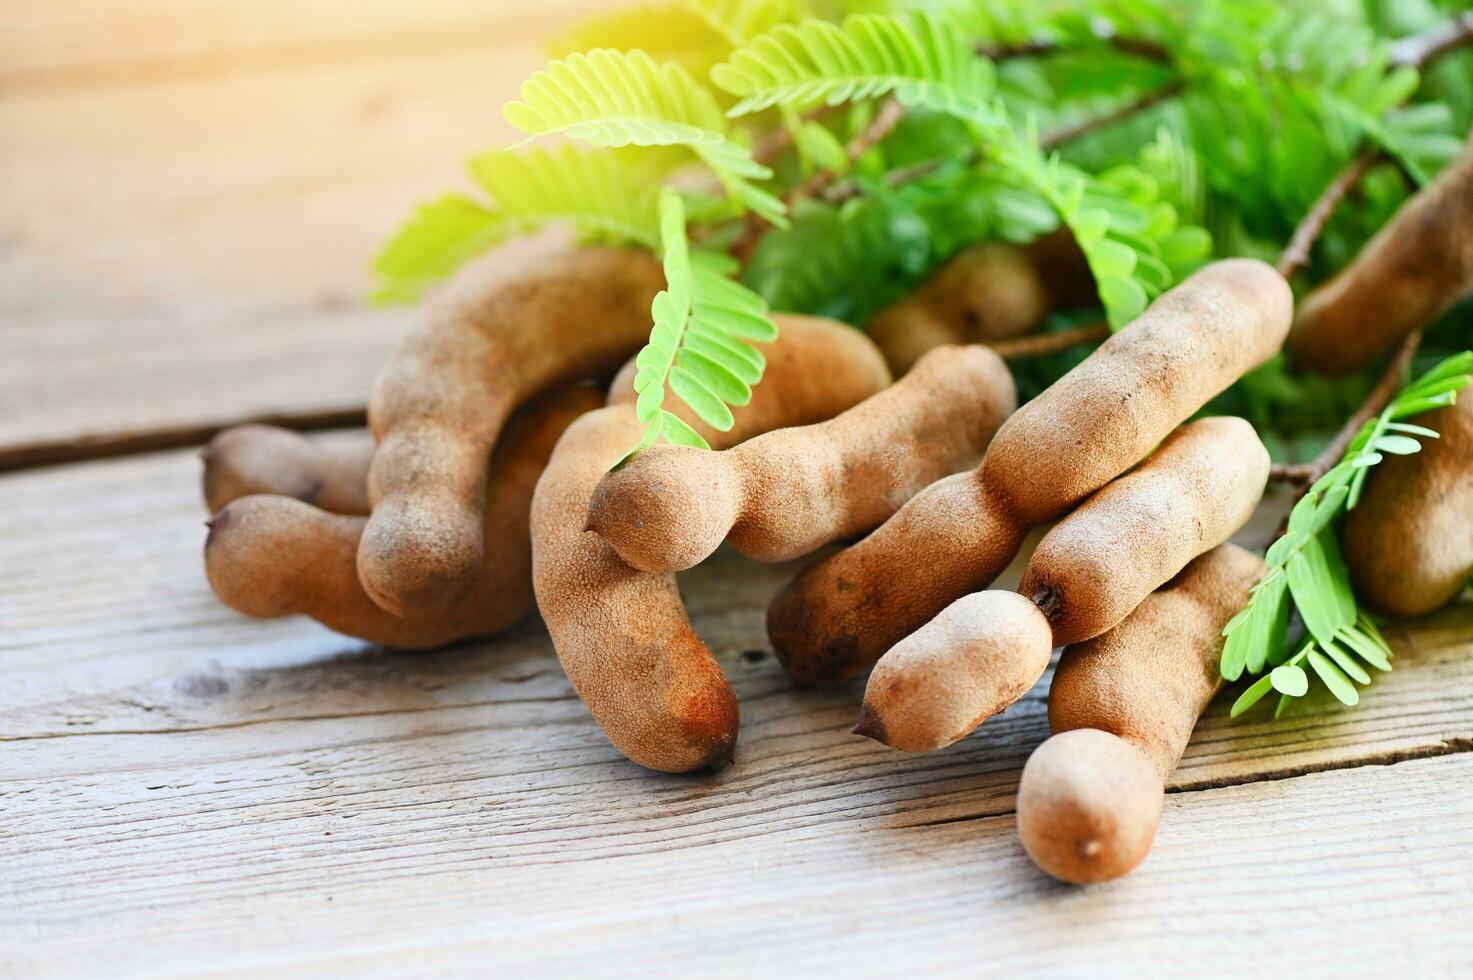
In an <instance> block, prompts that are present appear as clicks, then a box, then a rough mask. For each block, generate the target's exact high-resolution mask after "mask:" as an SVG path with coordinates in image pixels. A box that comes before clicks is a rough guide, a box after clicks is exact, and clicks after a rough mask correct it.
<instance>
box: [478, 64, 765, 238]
mask: <svg viewBox="0 0 1473 980" xmlns="http://www.w3.org/2000/svg"><path fill="white" fill-rule="evenodd" d="M521 94H522V99H521V101H520V102H508V103H507V104H506V105H505V106H504V107H503V109H502V115H503V116H505V118H506V121H507V122H509V123H511V125H513V126H514V127H516V128H517V129H519V130H521V131H522V132H524V133H526V134H527V135H528V137H529V139H531V138H536V137H538V136H549V135H561V136H566V137H568V138H569V139H575V140H581V141H583V142H585V143H589V144H591V145H593V146H598V147H623V146H684V147H686V148H688V149H689V150H690V151H691V152H693V153H694V154H695V155H696V156H697V157H699V158H700V159H701V161H702V162H704V163H705V164H706V165H707V166H708V167H710V168H711V170H712V171H713V172H714V173H715V174H716V177H717V178H718V180H720V182H721V184H722V186H723V187H725V188H726V190H727V192H728V193H729V194H730V195H731V196H732V197H733V198H734V199H735V200H737V201H739V202H740V203H741V204H743V205H745V206H747V207H751V208H753V209H754V210H756V211H758V213H759V214H761V215H763V217H765V218H767V219H768V220H770V221H774V222H781V221H782V220H784V218H783V211H784V207H783V204H782V202H781V201H780V200H778V199H777V198H776V197H774V196H773V195H771V194H768V193H766V192H765V191H762V190H761V189H760V188H758V187H756V186H755V185H754V184H752V183H751V182H752V181H754V180H766V179H768V178H770V177H772V175H773V174H772V170H771V169H770V168H768V167H766V166H764V165H763V164H760V163H758V162H757V161H756V160H754V159H753V158H752V153H751V151H750V150H749V149H747V147H745V146H743V145H742V144H740V143H737V142H734V141H733V140H732V139H731V138H730V135H729V131H728V129H729V127H728V123H727V119H726V114H725V113H723V112H722V111H721V107H720V106H719V105H718V104H717V101H716V96H715V94H714V93H713V92H712V91H711V90H710V89H708V88H706V87H705V86H704V85H702V84H701V83H700V82H698V81H696V80H695V78H694V77H692V75H691V74H690V72H689V71H687V70H686V69H685V68H683V67H681V66H680V65H679V64H676V63H674V62H665V63H660V62H656V61H655V60H654V59H653V58H651V57H650V56H649V55H648V54H646V53H645V52H644V51H642V50H639V49H635V50H632V51H615V50H613V49H610V48H595V49H594V50H592V51H586V52H577V53H574V54H571V55H569V56H568V57H566V58H561V59H558V60H556V61H553V62H551V63H550V64H549V65H548V66H547V67H546V68H544V69H541V70H539V71H537V72H535V73H534V74H533V75H532V77H531V78H529V79H528V80H527V81H526V82H524V83H523V84H522V90H521Z"/></svg>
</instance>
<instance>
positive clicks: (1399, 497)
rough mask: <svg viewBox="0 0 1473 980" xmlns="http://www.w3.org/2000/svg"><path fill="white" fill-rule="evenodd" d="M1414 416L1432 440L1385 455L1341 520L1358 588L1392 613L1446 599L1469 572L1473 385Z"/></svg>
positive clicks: (1472, 559) (1472, 573)
mask: <svg viewBox="0 0 1473 980" xmlns="http://www.w3.org/2000/svg"><path fill="white" fill-rule="evenodd" d="M1412 421H1413V422H1415V423H1416V424H1418V425H1423V426H1426V427H1427V428H1430V429H1433V430H1435V431H1436V432H1437V433H1438V438H1436V439H1424V440H1422V449H1421V451H1420V452H1417V453H1414V454H1412V455H1410V456H1390V455H1388V456H1387V457H1386V459H1385V461H1383V462H1382V463H1381V464H1380V465H1378V466H1377V467H1376V468H1375V470H1373V471H1372V472H1371V475H1370V477H1369V478H1368V479H1367V480H1366V486H1365V491H1364V492H1363V494H1362V495H1361V498H1360V502H1359V503H1357V504H1356V506H1355V508H1354V509H1353V510H1351V512H1350V516H1349V518H1348V519H1347V520H1346V523H1345V561H1346V564H1347V565H1349V566H1350V576H1351V580H1352V581H1353V582H1354V583H1355V589H1356V591H1357V592H1358V593H1360V594H1361V595H1362V596H1364V597H1365V598H1366V599H1368V600H1370V602H1371V603H1372V604H1373V605H1375V606H1377V607H1378V608H1380V609H1383V610H1385V611H1386V612H1388V613H1392V614H1393V615H1397V616H1419V615H1421V614H1423V613H1428V612H1431V611H1432V610H1434V609H1436V608H1438V607H1439V606H1442V605H1445V604H1446V603H1448V602H1450V601H1451V600H1452V599H1453V598H1454V597H1455V596H1456V595H1457V594H1458V593H1459V592H1461V591H1462V589H1463V586H1464V584H1465V583H1467V582H1468V580H1469V578H1470V577H1473V389H1464V390H1463V391H1462V392H1460V393H1459V396H1458V401H1457V404H1456V405H1451V406H1448V407H1447V408H1440V409H1438V410H1436V411H1434V412H1428V413H1426V414H1425V415H1420V416H1418V417H1417V418H1415V419H1412Z"/></svg>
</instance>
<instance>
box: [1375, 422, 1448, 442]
mask: <svg viewBox="0 0 1473 980" xmlns="http://www.w3.org/2000/svg"><path fill="white" fill-rule="evenodd" d="M1386 428H1388V429H1390V430H1391V431H1393V432H1405V433H1407V434H1408V435H1413V436H1422V437H1423V438H1424V439H1439V438H1441V436H1440V435H1439V434H1438V432H1437V430H1436V429H1429V428H1427V427H1426V426H1425V425H1412V424H1410V423H1407V422H1388V423H1386Z"/></svg>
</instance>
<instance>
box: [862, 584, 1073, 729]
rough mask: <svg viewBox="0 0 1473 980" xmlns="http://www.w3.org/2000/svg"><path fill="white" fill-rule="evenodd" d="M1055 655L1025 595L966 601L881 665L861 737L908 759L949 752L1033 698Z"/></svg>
mask: <svg viewBox="0 0 1473 980" xmlns="http://www.w3.org/2000/svg"><path fill="white" fill-rule="evenodd" d="M979 627H982V628H979ZM1053 649H1054V640H1053V634H1052V633H1051V632H1050V631H1049V625H1048V620H1047V619H1045V618H1044V615H1043V613H1042V611H1040V610H1039V608H1038V606H1036V605H1034V604H1033V603H1032V602H1030V601H1029V600H1028V599H1026V598H1024V597H1023V596H1021V595H1019V594H1018V593H1016V592H1003V591H997V590H988V591H985V592H974V593H973V594H971V595H966V596H962V597H961V598H960V599H958V600H956V601H955V602H953V603H952V604H951V605H949V606H947V607H946V608H945V609H943V610H941V612H940V613H939V614H937V616H936V618H935V619H933V620H931V621H930V622H929V623H927V624H926V625H925V626H924V627H923V628H922V629H920V630H917V631H916V632H915V633H912V634H911V635H910V636H907V637H906V638H905V639H903V640H901V641H900V642H899V643H897V644H896V645H895V647H894V649H892V650H891V651H890V652H889V653H887V654H886V655H885V656H883V657H881V658H880V662H879V663H878V664H876V665H875V669H874V672H873V673H871V674H870V678H869V684H868V686H867V687H866V688H865V695H864V710H863V712H862V713H861V714H860V718H859V724H858V725H856V726H855V727H854V734H856V735H864V736H866V737H868V738H872V739H874V740H875V741H877V742H880V743H882V744H884V745H888V746H890V747H891V748H893V749H900V750H901V751H902V752H930V751H932V750H933V749H937V748H940V747H941V746H943V745H950V744H951V743H952V742H955V741H956V740H957V739H959V738H961V737H962V736H963V735H966V734H967V733H968V732H970V731H971V730H972V729H974V728H976V727H977V726H978V725H980V724H981V723H982V722H983V721H984V720H985V719H987V718H990V717H992V716H993V715H995V714H997V713H998V712H999V711H1002V710H1003V709H1004V708H1006V707H1008V706H1009V705H1011V704H1012V703H1013V702H1015V701H1017V700H1018V699H1019V698H1021V697H1022V696H1023V695H1025V694H1027V693H1028V690H1029V689H1030V688H1031V687H1033V685H1034V683H1035V682H1037V680H1038V678H1040V677H1042V676H1043V672H1044V671H1045V670H1047V669H1048V661H1049V654H1050V653H1051V652H1052V651H1053Z"/></svg>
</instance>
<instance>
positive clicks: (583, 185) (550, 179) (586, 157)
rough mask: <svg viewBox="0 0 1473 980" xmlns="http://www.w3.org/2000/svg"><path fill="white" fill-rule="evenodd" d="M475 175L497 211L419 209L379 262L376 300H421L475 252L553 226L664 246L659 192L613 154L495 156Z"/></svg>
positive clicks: (565, 149) (436, 205) (441, 205)
mask: <svg viewBox="0 0 1473 980" xmlns="http://www.w3.org/2000/svg"><path fill="white" fill-rule="evenodd" d="M470 171H471V176H472V177H474V178H475V180H476V182H477V183H478V184H479V185H480V187H481V189H482V190H483V191H485V192H486V194H487V195H488V196H489V197H490V200H491V202H492V206H490V207H483V206H482V205H480V204H478V203H476V202H475V201H473V200H471V199H469V198H467V197H464V196H461V195H458V194H450V195H446V196H445V197H442V198H440V199H439V200H437V201H435V202H433V203H431V204H427V205H424V206H422V207H420V209H419V210H418V211H417V212H416V213H415V215H414V217H413V218H412V219H411V220H410V221H409V222H407V223H406V224H405V225H404V227H403V228H402V229H401V230H400V231H399V233H398V234H397V235H396V236H395V237H394V238H393V239H392V240H391V241H390V242H389V243H388V245H386V246H385V247H384V249H383V251H382V252H380V253H379V256H378V258H377V260H376V261H375V262H374V274H375V276H376V278H377V279H378V287H377V289H376V291H375V293H374V298H375V299H376V300H378V301H380V302H391V301H406V300H415V299H418V298H419V297H420V295H421V294H422V293H423V291H424V289H425V288H426V287H427V286H429V285H432V284H433V283H434V282H436V281H438V280H440V279H443V278H445V277H446V276H448V275H450V274H451V273H452V272H454V271H455V269H456V268H457V267H459V266H460V265H461V264H462V263H463V262H465V261H466V260H468V259H470V258H472V257H473V256H474V255H476V254H477V253H479V252H481V251H484V250H485V249H487V248H490V247H491V246H493V245H495V244H497V243H499V242H501V241H503V240H504V239H506V238H508V237H510V236H512V235H517V234H524V233H526V232H529V231H533V230H535V229H537V228H540V227H542V226H543V225H546V224H549V223H553V222H566V223H568V224H571V225H573V226H574V227H576V228H578V229H579V230H580V231H582V232H584V233H585V234H586V235H588V236H589V237H592V238H595V239H599V240H605V241H613V242H633V243H636V244H640V245H645V246H647V247H650V248H654V247H655V246H656V245H657V244H658V243H659V220H658V216H657V213H656V192H655V190H654V189H653V188H652V187H650V186H649V185H648V184H647V183H646V182H644V181H641V180H640V179H639V175H638V174H637V173H636V172H635V171H634V170H633V169H632V168H631V167H630V166H629V164H628V163H627V162H626V161H625V160H623V159H622V158H620V157H619V156H618V155H617V154H615V153H612V152H610V151H607V150H588V149H582V148H579V147H575V146H562V147H559V148H557V149H554V150H532V151H530V152H528V153H513V152H510V151H507V150H490V151H487V152H485V153H482V154H480V155H478V156H476V157H474V158H472V159H471V161H470Z"/></svg>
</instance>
